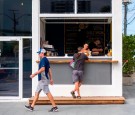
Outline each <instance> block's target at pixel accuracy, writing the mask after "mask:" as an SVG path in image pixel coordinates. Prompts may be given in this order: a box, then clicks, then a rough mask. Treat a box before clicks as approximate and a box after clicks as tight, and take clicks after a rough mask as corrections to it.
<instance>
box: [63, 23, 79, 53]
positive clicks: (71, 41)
mask: <svg viewBox="0 0 135 115" xmlns="http://www.w3.org/2000/svg"><path fill="white" fill-rule="evenodd" d="M78 42H79V40H78V25H74V24H68V25H66V26H65V53H67V54H72V53H75V52H76V51H77V47H78Z"/></svg>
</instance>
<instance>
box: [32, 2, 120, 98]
mask: <svg viewBox="0 0 135 115" xmlns="http://www.w3.org/2000/svg"><path fill="white" fill-rule="evenodd" d="M61 16H62V17H87V18H88V17H112V60H118V63H114V64H112V85H83V86H82V87H81V94H82V96H122V0H112V14H85V15H83V14H81V15H80V14H79V15H77V14H69V15H67V14H66V15H64V14H63V15H61V14H60V15H56V14H55V15H52V14H46V15H45V14H40V15H39V0H32V40H33V41H32V51H33V52H32V71H33V72H35V71H37V69H38V64H37V63H36V62H35V61H36V60H37V59H38V55H37V54H36V51H37V50H38V49H39V44H40V41H39V40H40V39H39V38H40V27H39V22H40V20H39V17H61ZM36 86H37V78H34V79H33V81H32V95H34V93H35V89H36ZM73 87H74V86H73V85H64V84H63V85H55V84H54V85H53V86H50V90H51V92H52V94H53V95H54V96H70V91H71V90H72V89H73ZM43 95H44V94H43V93H41V96H43Z"/></svg>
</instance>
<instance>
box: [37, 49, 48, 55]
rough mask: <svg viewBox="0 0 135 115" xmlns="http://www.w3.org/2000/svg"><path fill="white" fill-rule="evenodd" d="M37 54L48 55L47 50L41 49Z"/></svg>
mask: <svg viewBox="0 0 135 115" xmlns="http://www.w3.org/2000/svg"><path fill="white" fill-rule="evenodd" d="M37 53H38V54H40V53H46V50H45V49H40V50H39V51H38V52H37Z"/></svg>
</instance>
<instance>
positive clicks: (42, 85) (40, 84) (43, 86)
mask: <svg viewBox="0 0 135 115" xmlns="http://www.w3.org/2000/svg"><path fill="white" fill-rule="evenodd" d="M48 84H49V80H40V81H39V82H38V86H37V89H36V92H37V93H40V92H41V91H42V90H43V92H44V93H45V94H47V93H49V92H50V90H49V86H48Z"/></svg>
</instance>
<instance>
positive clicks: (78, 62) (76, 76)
mask: <svg viewBox="0 0 135 115" xmlns="http://www.w3.org/2000/svg"><path fill="white" fill-rule="evenodd" d="M73 60H74V61H75V67H74V70H73V73H72V79H73V83H74V84H75V86H74V89H73V90H72V91H71V95H72V97H73V98H79V99H80V98H81V96H80V86H81V84H82V81H83V76H84V63H85V60H88V57H87V56H86V55H85V54H84V53H82V47H78V53H75V54H74V56H73ZM75 93H77V96H76V95H75Z"/></svg>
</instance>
